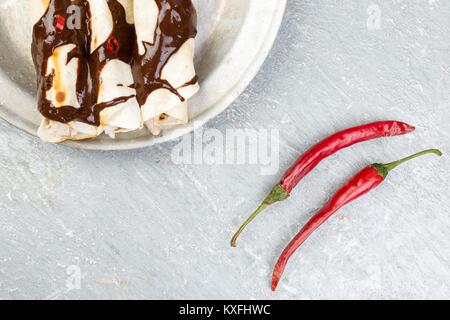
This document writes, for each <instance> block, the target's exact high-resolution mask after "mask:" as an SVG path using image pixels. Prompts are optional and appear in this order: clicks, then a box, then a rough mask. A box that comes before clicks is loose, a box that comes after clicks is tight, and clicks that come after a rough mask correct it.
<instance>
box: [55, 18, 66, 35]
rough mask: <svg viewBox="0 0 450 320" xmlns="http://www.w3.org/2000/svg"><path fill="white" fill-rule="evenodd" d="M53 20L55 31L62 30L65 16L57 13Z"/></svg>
mask: <svg viewBox="0 0 450 320" xmlns="http://www.w3.org/2000/svg"><path fill="white" fill-rule="evenodd" d="M55 21H56V22H55V28H56V31H63V30H64V26H65V25H66V18H64V16H61V15H59V14H57V15H56V16H55Z"/></svg>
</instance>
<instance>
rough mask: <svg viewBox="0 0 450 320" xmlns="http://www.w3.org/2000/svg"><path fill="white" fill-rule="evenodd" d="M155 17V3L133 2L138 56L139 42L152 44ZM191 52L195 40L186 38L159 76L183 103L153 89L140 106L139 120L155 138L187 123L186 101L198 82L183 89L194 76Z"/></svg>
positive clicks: (140, 44)
mask: <svg viewBox="0 0 450 320" xmlns="http://www.w3.org/2000/svg"><path fill="white" fill-rule="evenodd" d="M158 15H159V9H158V6H157V4H156V2H155V0H134V22H135V28H136V41H137V44H138V53H139V54H140V55H143V54H144V53H145V51H144V50H145V49H144V45H143V42H148V43H153V42H154V35H155V31H156V29H157V27H158V25H157V22H158ZM194 52H195V40H194V39H189V40H187V41H186V42H185V43H184V44H183V45H182V46H181V48H180V49H179V50H178V51H177V52H176V53H175V54H174V55H172V56H171V57H170V59H169V61H168V62H167V64H166V65H165V66H164V68H163V70H162V74H161V78H162V79H163V80H167V81H168V82H169V84H170V85H171V86H172V87H173V88H175V89H177V91H178V93H179V94H180V95H181V96H182V97H183V98H184V99H185V101H184V102H182V101H181V100H180V98H179V97H178V96H177V95H176V94H174V93H172V92H171V91H169V90H167V89H157V90H155V91H153V92H152V93H150V95H149V96H148V97H147V100H146V101H145V103H144V105H142V106H141V111H142V119H143V121H144V122H145V124H146V125H147V127H148V129H149V130H150V131H151V132H152V133H153V134H155V135H158V134H160V133H161V131H162V130H166V129H168V128H171V127H173V126H175V125H180V124H185V123H187V122H188V121H189V119H188V104H187V102H186V101H187V100H188V99H189V98H191V97H192V96H193V95H195V94H196V93H197V92H198V90H199V89H200V87H199V85H198V83H195V84H191V85H188V86H186V84H187V83H189V82H190V81H192V79H193V78H194V77H195V75H196V73H195V67H194Z"/></svg>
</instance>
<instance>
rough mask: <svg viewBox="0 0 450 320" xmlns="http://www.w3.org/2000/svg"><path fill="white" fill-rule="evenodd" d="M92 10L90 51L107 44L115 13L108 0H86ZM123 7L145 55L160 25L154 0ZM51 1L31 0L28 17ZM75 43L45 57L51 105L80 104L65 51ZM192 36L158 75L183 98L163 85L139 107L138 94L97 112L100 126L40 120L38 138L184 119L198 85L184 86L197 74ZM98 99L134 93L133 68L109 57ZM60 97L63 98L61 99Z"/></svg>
mask: <svg viewBox="0 0 450 320" xmlns="http://www.w3.org/2000/svg"><path fill="white" fill-rule="evenodd" d="M88 2H89V5H90V10H91V14H92V22H91V26H92V34H93V37H92V39H91V53H92V52H94V51H95V50H96V49H97V48H98V47H99V46H100V45H102V44H103V43H104V42H106V41H107V40H108V38H109V36H110V34H111V32H112V30H113V23H114V21H113V17H112V15H111V12H110V10H109V7H108V3H107V0H88ZM118 2H119V3H120V4H121V5H122V6H123V7H124V9H125V12H126V19H127V22H128V23H130V24H132V23H135V28H136V35H137V45H138V53H139V54H143V53H144V51H143V50H144V46H143V42H149V43H153V42H154V40H155V39H154V35H155V31H156V28H157V27H158V26H157V23H158V15H159V9H158V6H157V4H156V1H155V0H118ZM48 5H49V0H33V1H32V3H31V6H30V8H31V17H32V18H33V21H38V20H39V19H40V18H41V17H42V16H43V15H44V13H45V12H46V10H47V8H48ZM73 46H74V45H70V44H69V45H64V46H61V47H59V48H56V49H55V52H54V55H53V56H52V57H51V58H49V61H48V63H47V70H46V74H47V75H48V74H50V73H52V72H54V73H55V77H54V82H53V84H52V87H51V88H50V90H49V91H47V93H46V97H47V99H48V100H49V101H51V102H52V104H53V105H54V106H55V107H61V106H64V105H70V106H73V107H75V108H79V107H80V104H79V102H78V98H77V95H76V87H75V86H76V77H77V71H78V70H77V68H78V59H77V58H73V59H72V60H71V61H70V62H69V63H67V64H66V63H65V61H66V59H67V54H68V53H69V52H70V50H71V49H73ZM194 50H195V41H194V39H189V40H187V41H186V42H185V43H184V44H183V46H182V47H181V48H180V49H179V50H178V51H177V52H176V53H175V54H174V55H173V56H172V57H171V58H170V59H169V61H168V63H167V64H166V66H165V67H164V68H163V70H162V79H164V80H167V81H168V82H169V83H170V85H171V86H172V87H174V88H175V89H177V90H178V93H179V94H180V95H181V96H182V97H183V98H184V99H185V101H184V102H182V101H181V100H180V98H179V97H178V96H177V95H175V94H173V93H172V92H171V91H169V90H166V89H158V90H155V91H154V92H152V93H151V94H150V95H149V96H148V98H147V101H146V102H145V104H144V105H143V106H139V105H138V102H137V100H136V97H131V98H129V99H128V100H126V101H125V102H123V103H120V104H118V105H115V106H113V107H108V108H105V109H104V110H103V111H102V112H101V113H100V126H99V127H96V126H92V125H88V124H85V123H82V122H79V121H72V122H69V123H67V124H64V123H59V122H56V121H51V120H48V119H43V121H42V123H41V126H40V128H39V130H38V135H39V136H40V137H41V139H42V140H44V141H47V142H52V143H58V142H62V141H64V140H81V139H89V138H94V137H96V136H98V135H100V134H101V133H102V132H105V133H106V134H108V135H110V136H111V137H114V136H115V134H116V133H117V132H127V131H133V130H137V129H139V128H142V126H143V124H144V123H145V124H146V126H147V127H148V128H149V130H150V131H151V132H152V133H153V134H155V135H158V134H160V133H161V131H162V130H166V129H169V128H171V127H173V126H175V125H180V124H184V123H187V122H188V103H187V102H186V101H187V100H188V99H189V98H191V97H192V96H193V95H194V94H195V93H197V91H198V90H199V85H198V83H195V84H190V85H186V84H187V83H189V82H190V81H191V80H192V79H193V78H194V77H195V69H194V62H193V59H194ZM100 78H101V79H100V83H101V85H100V88H99V96H98V98H97V102H98V103H103V102H109V101H112V100H114V99H116V98H120V97H130V96H135V95H136V92H135V89H133V88H132V86H131V85H132V84H133V77H132V73H131V66H129V65H128V64H126V63H124V62H121V61H119V60H112V61H109V62H108V63H107V64H106V65H105V67H104V68H103V70H101V72H100ZM61 97H64V99H61Z"/></svg>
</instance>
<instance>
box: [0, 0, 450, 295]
mask: <svg viewBox="0 0 450 320" xmlns="http://www.w3.org/2000/svg"><path fill="white" fill-rule="evenodd" d="M371 4H378V6H379V8H380V9H381V25H380V29H376V28H375V29H373V28H368V27H367V20H368V13H367V8H368V7H369V5H371ZM449 17H450V2H449V1H446V0H440V1H439V0H434V1H432V0H427V1H424V0H423V1H422V0H415V1H397V0H396V1H393V0H392V1H388V0H384V1H370V2H369V1H365V0H363V1H353V0H352V1H334V0H333V1H331V0H321V1H312V0H309V1H306V0H289V1H288V11H287V14H286V17H285V21H284V23H283V26H282V30H281V32H280V35H279V38H278V40H277V43H276V45H275V47H274V49H273V51H272V53H271V56H270V57H269V59H268V60H267V62H266V63H265V65H264V67H263V69H262V70H261V72H260V73H259V75H258V76H257V78H256V79H255V80H254V81H253V82H252V84H251V85H250V87H249V88H248V90H247V91H246V92H245V93H244V94H243V95H242V96H241V97H240V98H239V99H238V100H237V101H236V102H235V103H234V105H233V106H232V108H231V109H229V110H228V111H227V112H225V113H223V114H222V115H221V116H219V117H218V118H216V119H215V120H214V121H212V122H210V123H209V124H208V127H213V128H217V129H219V130H220V131H222V132H225V130H226V129H230V128H256V129H260V128H279V129H280V134H281V138H280V142H281V144H280V151H281V164H280V165H281V168H286V167H287V166H288V165H289V163H291V162H292V161H293V160H294V158H295V157H296V156H297V155H298V154H299V153H300V152H301V151H303V150H305V148H307V147H308V146H309V145H311V143H312V142H313V141H316V140H317V139H320V138H322V137H324V136H326V135H327V134H329V133H332V132H333V131H335V130H338V129H341V128H344V127H347V126H351V125H355V124H358V123H361V122H366V121H370V120H376V119H386V118H399V119H402V120H405V121H408V122H411V123H414V124H415V125H417V127H418V130H417V132H416V133H415V134H413V135H410V136H407V137H397V138H392V139H387V140H379V141H375V142H370V143H366V144H363V145H359V146H357V147H355V148H353V149H352V150H348V151H344V152H342V153H340V154H339V156H335V157H332V158H331V159H329V160H328V161H326V162H324V163H323V164H322V165H320V167H319V168H318V170H316V171H315V172H314V173H312V174H311V175H310V176H308V177H307V178H306V179H305V180H304V182H303V183H302V184H301V185H300V186H299V188H298V189H297V190H296V191H295V192H294V193H293V196H292V198H291V199H290V201H288V202H285V203H282V204H279V205H278V206H276V207H274V208H272V209H271V210H270V211H268V212H267V213H265V214H264V215H263V216H261V218H260V219H258V220H257V221H256V222H255V223H254V224H253V225H252V226H251V228H250V229H249V230H248V232H247V233H245V234H244V235H243V237H242V239H241V242H240V247H239V248H238V249H234V250H233V249H231V248H230V247H229V245H228V243H229V238H230V235H231V233H232V231H233V230H234V229H235V228H236V226H237V225H238V224H239V222H241V221H242V219H243V218H244V217H246V216H247V214H248V213H249V211H251V210H252V209H254V207H255V206H256V205H257V203H258V202H259V201H260V200H261V199H262V197H263V196H264V195H265V193H266V192H267V191H268V190H269V189H270V187H271V186H272V185H273V184H274V182H275V181H276V180H277V179H278V176H261V175H260V171H259V168H258V167H257V166H245V165H234V166H226V165H223V166H206V165H197V166H194V165H192V166H191V165H183V166H177V165H174V164H173V163H172V162H171V158H170V155H171V149H172V147H173V146H174V144H175V143H174V142H172V143H167V144H164V145H161V146H158V147H153V148H149V149H144V150H140V151H130V152H90V151H80V150H73V149H69V148H67V147H62V146H51V145H43V144H42V143H41V142H40V141H38V139H37V138H34V137H31V136H29V135H27V134H24V133H22V132H20V131H19V130H17V129H15V128H13V127H11V126H10V125H8V124H6V123H5V122H3V121H1V122H0V141H1V142H0V174H1V175H0V297H1V298H233V299H238V298H269V299H271V298H449V297H450V246H449V243H450V233H449V227H450V222H449V207H450V200H449V193H450V186H449V181H450V170H449V166H450V161H449V157H443V158H441V159H438V158H431V157H430V158H426V159H420V160H417V161H415V163H411V164H408V165H406V166H404V167H402V168H401V169H399V170H398V171H396V172H395V173H394V174H393V175H392V176H390V179H389V181H388V182H387V183H386V184H384V185H383V186H382V187H380V188H379V189H378V190H377V191H375V192H373V193H371V194H370V195H368V196H366V197H365V198H364V199H361V200H359V201H357V202H356V203H354V204H352V205H350V206H348V207H347V208H345V209H344V210H342V211H340V212H339V214H337V215H336V216H335V217H334V218H332V219H331V220H330V221H329V222H328V223H326V224H325V225H324V226H323V227H322V228H321V229H320V231H319V232H317V233H316V234H315V235H314V236H313V237H312V238H311V239H310V241H308V242H307V243H306V244H305V245H304V247H303V248H302V249H301V250H300V251H299V252H298V254H296V255H295V257H294V258H293V259H292V260H291V263H290V264H289V266H288V268H287V272H286V277H285V278H284V281H283V282H282V284H281V285H280V288H279V291H278V292H277V293H275V294H272V293H271V291H270V289H269V276H270V274H271V268H272V266H273V264H274V263H275V261H276V258H277V256H278V254H279V252H280V250H281V249H282V248H283V246H284V245H285V244H286V242H287V241H288V240H289V239H290V237H291V236H292V235H293V234H294V233H295V232H296V230H297V229H298V228H299V227H300V226H301V225H302V224H303V223H304V222H305V221H306V220H307V219H308V217H310V215H311V214H312V213H313V212H314V211H315V210H316V209H317V208H319V207H320V206H321V204H323V202H324V201H325V200H326V199H327V196H328V195H329V194H330V193H331V192H332V191H334V190H335V189H336V188H337V187H338V186H339V184H341V183H343V182H344V181H345V180H346V179H347V178H348V177H349V176H350V175H352V174H353V173H355V171H357V170H358V169H359V168H360V167H362V166H364V165H366V164H367V163H371V162H374V161H380V160H394V159H396V158H399V157H401V156H404V155H406V154H409V153H412V152H414V151H417V150H419V149H422V148H428V147H440V148H442V149H443V151H444V152H446V153H448V152H450V121H449V120H450V117H449V107H450V106H449V101H450V53H449V49H450V42H449V41H448V35H449V34H450V19H449ZM1 94H5V93H1ZM69 266H75V267H79V268H80V270H81V273H82V280H81V288H80V289H74V290H70V291H69V290H68V289H67V287H66V280H67V277H68V276H67V274H66V271H67V268H68V267H69ZM69 270H70V268H69Z"/></svg>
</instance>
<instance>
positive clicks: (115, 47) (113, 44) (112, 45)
mask: <svg viewBox="0 0 450 320" xmlns="http://www.w3.org/2000/svg"><path fill="white" fill-rule="evenodd" d="M119 47H120V46H119V41H117V39H116V38H115V37H114V36H112V37H111V38H109V40H108V42H107V43H106V49H107V50H108V51H109V52H111V53H117V51H119Z"/></svg>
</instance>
